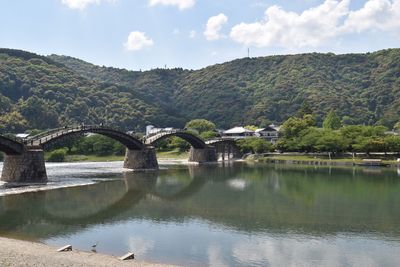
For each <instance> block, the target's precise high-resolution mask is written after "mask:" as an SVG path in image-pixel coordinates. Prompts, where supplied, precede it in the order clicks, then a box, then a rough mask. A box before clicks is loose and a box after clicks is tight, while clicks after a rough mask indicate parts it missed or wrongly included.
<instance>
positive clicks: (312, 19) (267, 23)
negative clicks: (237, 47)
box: [230, 0, 349, 48]
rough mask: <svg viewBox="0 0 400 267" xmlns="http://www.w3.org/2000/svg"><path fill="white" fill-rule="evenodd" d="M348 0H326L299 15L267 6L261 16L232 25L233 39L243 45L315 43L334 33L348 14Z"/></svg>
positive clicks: (315, 44) (317, 43)
mask: <svg viewBox="0 0 400 267" xmlns="http://www.w3.org/2000/svg"><path fill="white" fill-rule="evenodd" d="M348 5H349V0H344V1H334V0H326V1H325V2H324V3H323V4H321V5H320V6H317V7H314V8H310V9H308V10H305V11H304V12H303V13H301V14H297V13H295V12H290V11H285V10H283V9H282V8H281V7H279V6H276V5H274V6H271V7H269V8H268V9H267V10H266V11H265V19H264V20H263V21H260V22H255V23H250V24H246V23H241V24H239V25H236V26H234V27H233V28H232V30H231V33H230V36H231V38H232V39H233V40H235V41H237V42H239V43H243V44H246V45H255V46H260V47H261V46H272V45H277V46H284V47H290V48H291V47H302V46H318V45H320V44H321V43H322V42H324V41H325V40H328V39H330V38H332V37H333V36H335V35H336V31H337V27H338V25H339V23H340V20H341V19H342V18H343V17H344V16H345V15H346V14H347V13H348Z"/></svg>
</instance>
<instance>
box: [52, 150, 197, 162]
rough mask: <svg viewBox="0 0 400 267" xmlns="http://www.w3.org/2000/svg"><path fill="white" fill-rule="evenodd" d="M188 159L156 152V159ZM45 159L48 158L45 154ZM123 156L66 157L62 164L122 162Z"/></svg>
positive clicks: (178, 155) (170, 152) (183, 156)
mask: <svg viewBox="0 0 400 267" xmlns="http://www.w3.org/2000/svg"><path fill="white" fill-rule="evenodd" d="M188 157H189V153H188V152H179V151H175V150H173V151H165V152H157V158H158V159H179V160H182V159H187V158H188ZM45 158H46V159H47V158H48V154H47V153H46V156H45ZM124 158H125V156H115V155H110V156H96V155H67V156H66V157H65V160H64V162H107V161H123V160H124Z"/></svg>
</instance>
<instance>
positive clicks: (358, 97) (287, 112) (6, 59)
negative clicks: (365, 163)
mask: <svg viewBox="0 0 400 267" xmlns="http://www.w3.org/2000/svg"><path fill="white" fill-rule="evenodd" d="M332 109H333V110H335V111H336V113H337V114H338V115H339V116H340V117H341V118H343V120H344V122H345V123H347V124H352V123H358V124H364V123H365V124H384V125H386V126H389V127H391V126H392V125H393V124H394V123H395V122H397V121H398V120H399V119H400V49H388V50H382V51H378V52H375V53H367V54H347V55H334V54H317V53H313V54H301V55H286V56H270V57H260V58H244V59H238V60H234V61H231V62H228V63H224V64H218V65H213V66H210V67H207V68H204V69H200V70H195V71H193V70H183V69H156V70H151V71H144V72H140V71H128V70H123V69H116V68H106V67H99V66H95V65H93V64H90V63H87V62H84V61H82V60H79V59H75V58H71V57H66V56H57V55H51V56H48V57H43V56H38V55H35V54H32V53H28V52H24V51H18V50H10V49H0V123H1V124H0V130H1V129H2V131H21V130H23V129H26V128H50V127H56V126H61V125H65V124H69V123H81V122H84V123H87V124H88V123H101V122H103V123H107V124H111V125H115V126H118V127H121V128H123V129H136V130H138V129H143V127H144V125H145V124H148V123H151V124H154V125H157V126H175V127H182V126H183V125H184V122H185V121H187V120H190V119H194V118H205V119H208V120H211V121H214V122H215V123H216V124H217V126H219V127H230V126H234V125H238V124H258V125H262V124H267V123H269V122H274V123H281V122H282V121H284V120H285V119H287V118H288V117H289V116H293V115H295V114H299V113H304V112H313V113H314V114H315V115H316V116H317V120H318V121H319V122H321V121H322V118H323V116H325V114H326V113H327V112H329V111H330V110H332Z"/></svg>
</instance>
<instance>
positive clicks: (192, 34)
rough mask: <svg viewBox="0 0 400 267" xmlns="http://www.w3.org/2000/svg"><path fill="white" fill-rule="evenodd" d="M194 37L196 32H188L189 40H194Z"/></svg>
mask: <svg viewBox="0 0 400 267" xmlns="http://www.w3.org/2000/svg"><path fill="white" fill-rule="evenodd" d="M196 36H197V32H196V31H194V30H193V31H190V32H189V38H191V39H194V38H196Z"/></svg>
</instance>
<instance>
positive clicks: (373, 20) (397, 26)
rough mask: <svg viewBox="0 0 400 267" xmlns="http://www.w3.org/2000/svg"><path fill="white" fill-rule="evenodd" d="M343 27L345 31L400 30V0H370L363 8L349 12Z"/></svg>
mask: <svg viewBox="0 0 400 267" xmlns="http://www.w3.org/2000/svg"><path fill="white" fill-rule="evenodd" d="M342 29H343V31H344V32H363V31H368V30H379V31H400V0H394V1H393V2H392V1H389V0H369V1H367V2H366V3H365V5H364V7H362V8H361V9H359V10H356V11H351V12H350V13H349V16H348V18H347V20H346V22H345V23H344V26H343V28H342Z"/></svg>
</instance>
